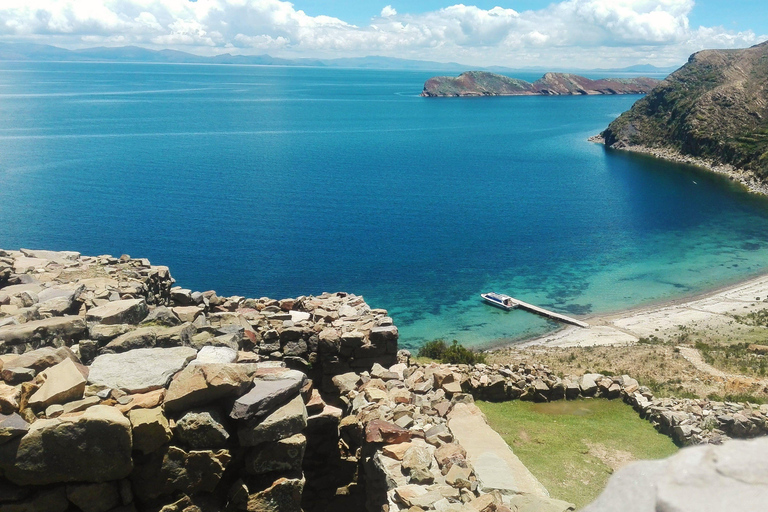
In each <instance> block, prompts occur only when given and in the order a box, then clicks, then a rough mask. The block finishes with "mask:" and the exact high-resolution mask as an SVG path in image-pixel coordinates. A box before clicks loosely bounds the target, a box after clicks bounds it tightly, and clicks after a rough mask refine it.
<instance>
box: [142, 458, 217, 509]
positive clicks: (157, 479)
mask: <svg viewBox="0 0 768 512" xmlns="http://www.w3.org/2000/svg"><path fill="white" fill-rule="evenodd" d="M230 459H231V457H230V455H229V452H228V451H227V450H219V451H217V452H213V451H210V450H202V451H191V452H186V451H184V450H182V449H181V448H177V447H175V446H168V447H167V448H166V449H165V450H163V451H160V452H155V453H153V454H152V455H151V457H150V458H149V460H147V461H146V462H145V463H143V464H141V465H137V467H136V469H135V470H134V471H133V473H132V474H131V483H132V484H133V489H134V492H135V493H136V497H137V499H138V500H139V501H148V500H152V499H155V498H157V497H159V496H165V495H172V494H174V493H176V492H181V493H184V494H186V495H191V494H195V493H198V492H211V491H213V490H214V489H215V488H216V486H217V485H218V483H219V481H220V480H221V477H222V475H223V474H224V470H225V469H226V467H227V465H228V464H229V461H230Z"/></svg>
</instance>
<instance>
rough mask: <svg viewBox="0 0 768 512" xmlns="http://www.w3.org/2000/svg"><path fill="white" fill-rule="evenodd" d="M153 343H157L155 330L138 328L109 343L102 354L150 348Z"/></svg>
mask: <svg viewBox="0 0 768 512" xmlns="http://www.w3.org/2000/svg"><path fill="white" fill-rule="evenodd" d="M155 343H157V333H156V331H155V328H154V327H140V328H138V329H135V330H132V331H129V332H127V333H125V334H122V335H120V336H118V337H117V338H115V339H113V340H112V341H110V342H109V343H108V344H107V345H106V346H105V347H104V352H113V353H114V352H127V351H128V350H134V349H137V348H152V347H154V346H155Z"/></svg>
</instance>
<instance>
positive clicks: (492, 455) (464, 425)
mask: <svg viewBox="0 0 768 512" xmlns="http://www.w3.org/2000/svg"><path fill="white" fill-rule="evenodd" d="M448 427H449V428H450V429H451V432H453V435H454V437H455V439H456V441H458V443H459V444H460V445H461V446H462V447H463V448H464V449H465V450H466V451H467V461H468V462H469V463H470V464H471V465H472V467H473V468H474V470H475V475H477V479H478V482H479V484H480V488H481V489H482V490H484V491H485V492H491V491H493V490H499V491H501V493H502V494H533V495H536V496H541V497H544V498H548V497H549V493H548V492H547V489H546V488H545V487H544V486H543V485H542V484H541V482H539V481H538V480H537V479H536V477H535V476H533V474H532V473H531V472H530V471H528V468H526V467H525V466H524V465H523V463H522V462H520V459H518V458H517V456H516V455H515V454H514V453H512V450H511V449H510V447H509V446H508V445H507V443H506V442H504V439H502V438H501V436H500V435H499V434H498V433H497V432H496V431H495V430H493V429H492V428H491V427H490V426H489V425H488V424H487V423H486V422H485V419H484V418H483V413H482V412H480V409H478V408H477V406H476V405H475V404H462V403H458V404H456V405H454V407H453V410H451V412H450V414H449V415H448Z"/></svg>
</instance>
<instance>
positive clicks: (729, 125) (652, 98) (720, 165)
mask: <svg viewBox="0 0 768 512" xmlns="http://www.w3.org/2000/svg"><path fill="white" fill-rule="evenodd" d="M766 91H768V42H765V43H762V44H759V45H757V46H753V47H751V48H747V49H742V50H706V51H702V52H698V53H695V54H693V55H692V56H691V57H690V59H689V60H688V63H687V64H685V65H684V66H683V67H682V68H680V69H679V70H677V71H675V72H674V73H672V74H671V75H670V76H669V77H668V78H667V79H666V80H664V81H663V82H662V83H661V84H659V86H658V87H656V88H655V89H653V91H651V92H650V94H648V96H646V97H645V98H642V99H641V100H639V101H638V102H637V103H635V104H634V105H633V106H632V108H631V109H630V110H629V111H628V112H625V113H624V114H622V115H621V116H620V117H619V118H618V119H616V120H615V121H613V122H612V123H611V124H610V125H609V126H608V128H607V129H606V130H605V131H604V132H603V133H602V134H600V137H598V138H595V139H594V140H597V141H599V142H604V143H605V144H606V145H607V146H609V147H611V148H614V149H628V150H633V151H639V152H646V153H651V154H654V155H656V156H660V157H663V158H668V159H673V160H681V161H687V162H691V163H696V164H700V165H705V166H707V167H709V168H710V169H713V170H715V171H718V172H722V173H725V174H728V175H730V176H731V177H732V178H734V179H737V180H739V181H741V182H742V183H744V184H745V185H747V186H748V187H750V188H751V189H752V190H755V191H760V192H763V193H767V192H768V187H766V180H768V101H767V100H766Z"/></svg>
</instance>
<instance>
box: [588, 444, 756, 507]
mask: <svg viewBox="0 0 768 512" xmlns="http://www.w3.org/2000/svg"><path fill="white" fill-rule="evenodd" d="M766 496H768V438H765V437H763V438H759V439H754V440H751V441H736V440H732V441H728V442H727V443H725V444H723V445H721V446H716V445H709V444H707V445H700V446H693V447H689V448H684V449H683V450H680V451H679V452H678V453H676V454H675V455H673V456H672V457H669V458H668V459H664V460H659V461H642V462H636V463H634V464H630V465H629V466H626V467H624V468H622V469H620V470H619V471H617V472H616V473H615V474H614V475H613V476H611V479H610V480H609V481H608V486H607V487H606V489H605V490H604V491H603V493H602V494H601V495H600V496H599V497H598V498H597V499H596V500H595V501H594V502H592V504H590V505H587V506H586V507H585V508H583V509H582V510H583V511H584V512H608V511H610V512H613V511H615V510H622V511H624V512H656V511H675V512H721V511H723V510H738V511H739V512H762V511H764V510H766V499H765V497H766Z"/></svg>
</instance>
